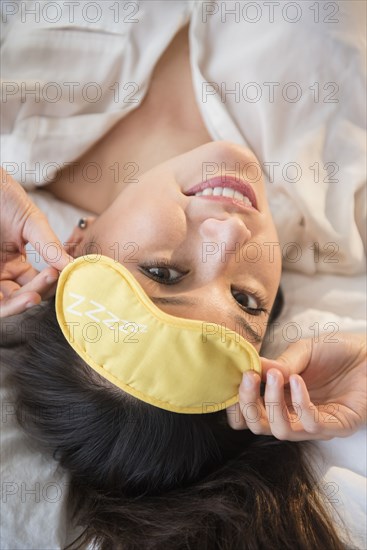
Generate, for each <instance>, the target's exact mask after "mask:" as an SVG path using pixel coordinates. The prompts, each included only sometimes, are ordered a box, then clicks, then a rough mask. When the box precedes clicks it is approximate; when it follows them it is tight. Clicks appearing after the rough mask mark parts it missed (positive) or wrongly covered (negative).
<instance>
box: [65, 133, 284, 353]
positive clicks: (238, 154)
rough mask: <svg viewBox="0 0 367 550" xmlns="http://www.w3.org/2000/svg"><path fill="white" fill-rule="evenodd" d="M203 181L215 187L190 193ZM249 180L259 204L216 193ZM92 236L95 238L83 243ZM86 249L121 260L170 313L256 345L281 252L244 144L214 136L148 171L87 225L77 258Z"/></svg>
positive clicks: (256, 172)
mask: <svg viewBox="0 0 367 550" xmlns="http://www.w3.org/2000/svg"><path fill="white" fill-rule="evenodd" d="M226 176H227V178H228V179H226ZM214 177H215V178H216V179H215V180H212V181H211V179H212V178H214ZM230 178H232V179H230ZM202 182H204V187H208V185H209V186H210V187H211V188H212V189H213V187H215V188H219V190H218V189H217V190H216V191H214V196H213V195H212V196H210V195H206V194H205V193H212V192H213V191H212V190H211V191H204V195H202V196H196V195H194V194H192V193H194V192H196V191H197V189H198V188H197V187H196V186H197V185H198V184H201V183H202ZM243 182H247V184H249V185H250V186H251V188H252V190H253V192H254V194H255V197H256V208H255V203H254V204H253V207H251V206H249V205H248V201H247V200H246V199H244V196H242V195H238V194H237V195H236V197H234V199H233V198H232V199H230V198H228V197H227V198H226V197H223V196H221V195H218V194H217V193H222V192H223V188H227V189H229V188H232V187H231V186H232V185H234V187H237V190H238V185H240V186H241V185H242V183H243ZM195 187H196V189H193V188H195ZM202 187H203V186H202ZM202 187H201V190H203V189H202ZM240 189H241V190H242V191H243V192H244V193H243V194H245V193H246V194H249V196H251V195H250V193H251V191H250V192H249V193H248V191H247V189H248V188H246V187H240ZM224 193H225V195H226V194H228V193H227V191H225V192H224ZM229 193H231V191H229ZM232 194H233V189H232ZM251 198H252V199H253V197H251ZM244 201H245V202H244ZM91 240H92V241H94V242H95V243H96V245H95V246H92V247H89V248H88V250H86V246H85V245H86V243H88V242H90V241H91ZM88 252H90V253H93V252H100V253H102V254H104V255H106V256H110V257H112V258H114V259H115V260H116V261H119V262H120V263H121V264H123V265H124V266H125V267H126V268H127V269H129V270H130V271H131V272H132V273H133V275H134V276H135V277H136V279H137V280H138V281H139V283H140V284H141V286H142V287H143V288H144V290H145V291H146V293H147V294H148V295H149V296H150V297H151V299H152V300H153V302H154V303H156V305H157V306H158V307H159V308H161V309H162V310H164V311H165V312H167V313H169V314H172V315H175V316H178V317H185V318H189V319H199V320H202V321H205V322H207V323H216V324H219V325H222V335H225V330H226V329H229V330H234V331H236V332H238V333H239V334H241V335H242V336H243V337H244V338H245V339H246V340H248V341H250V342H251V343H252V344H253V345H254V346H255V347H256V349H257V350H259V349H260V346H261V340H262V338H263V336H264V334H265V330H266V326H267V322H268V317H269V313H270V310H271V308H272V305H273V302H274V300H275V296H276V293H277V289H278V286H279V281H280V274H281V254H280V251H279V244H278V237H277V233H276V229H275V226H274V223H273V220H272V216H271V213H270V210H269V207H268V203H267V199H266V193H265V186H264V182H263V179H262V176H261V171H260V168H259V164H258V161H257V160H256V158H255V157H254V155H253V154H252V153H251V152H250V151H249V150H248V149H245V148H243V147H242V146H239V145H235V144H233V143H229V142H223V141H218V142H211V143H208V144H206V145H203V146H201V147H198V148H196V149H194V150H192V151H190V152H188V153H185V154H183V155H180V156H178V157H175V158H173V159H171V160H169V161H168V162H165V163H164V164H160V165H159V166H156V167H155V168H154V169H152V170H150V171H148V172H146V173H144V174H143V175H142V176H141V177H140V178H139V180H138V181H137V182H136V183H129V184H128V185H127V186H126V187H125V188H124V189H123V190H122V192H121V193H120V194H119V196H118V197H117V198H116V199H115V201H114V202H113V203H112V204H111V205H110V206H109V208H108V209H107V210H106V211H105V212H103V213H102V214H101V215H100V216H99V217H98V218H97V219H96V221H95V222H94V223H93V224H92V226H91V227H90V228H88V229H87V230H86V231H85V235H84V239H83V241H82V242H81V243H80V245H79V247H78V249H77V254H76V255H81V254H86V253H88ZM205 326H206V329H207V327H208V326H209V325H205Z"/></svg>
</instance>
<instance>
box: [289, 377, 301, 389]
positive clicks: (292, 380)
mask: <svg viewBox="0 0 367 550" xmlns="http://www.w3.org/2000/svg"><path fill="white" fill-rule="evenodd" d="M289 383H290V385H291V388H292V390H299V381H298V380H297V378H290V379H289Z"/></svg>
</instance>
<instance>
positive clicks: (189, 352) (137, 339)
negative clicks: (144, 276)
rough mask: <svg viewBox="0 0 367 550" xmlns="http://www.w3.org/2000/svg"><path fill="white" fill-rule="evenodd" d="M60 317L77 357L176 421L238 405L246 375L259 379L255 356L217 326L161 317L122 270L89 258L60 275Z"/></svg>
mask: <svg viewBox="0 0 367 550" xmlns="http://www.w3.org/2000/svg"><path fill="white" fill-rule="evenodd" d="M55 303H56V316H57V320H58V323H59V325H60V327H61V330H62V332H63V334H64V336H65V338H66V339H67V341H68V342H69V344H70V345H71V346H72V347H73V349H74V350H75V351H76V352H77V353H78V354H79V355H80V357H82V358H83V359H84V361H85V362H86V363H87V364H88V365H89V366H90V367H92V369H94V370H95V371H96V372H98V374H100V375H101V376H103V377H104V378H106V379H107V380H109V381H110V382H112V383H113V384H114V385H115V386H117V387H118V388H120V389H121V390H123V391H124V392H126V393H128V394H130V395H132V396H134V397H136V398H138V399H140V400H142V401H145V402H146V403H149V404H151V405H153V406H156V407H159V408H162V409H166V410H168V411H173V412H178V413H198V414H199V413H201V414H202V413H210V412H215V411H219V410H222V409H224V408H227V407H229V406H230V405H233V404H234V403H237V402H238V400H239V396H238V387H239V385H240V383H241V379H242V373H243V372H244V371H246V370H250V369H253V370H255V371H257V372H258V373H261V364H260V358H259V355H258V353H257V351H256V349H255V348H254V347H253V346H252V345H251V344H250V343H249V342H247V341H246V340H245V339H244V338H242V336H240V335H239V334H238V333H236V332H234V331H229V330H227V329H226V330H225V333H223V327H221V325H218V324H215V323H206V322H203V321H198V320H192V319H183V318H180V317H175V316H173V315H169V314H167V313H165V312H163V311H162V310H160V309H159V308H158V307H157V306H156V305H155V304H153V302H152V301H151V300H150V298H149V297H148V295H147V294H146V293H145V291H144V290H143V288H142V287H141V286H140V284H139V283H138V281H137V280H136V279H135V277H134V276H133V275H132V273H131V272H130V271H129V270H128V269H126V268H125V267H124V266H123V265H121V264H120V263H118V262H116V261H114V260H112V259H111V258H108V257H106V256H100V255H95V254H90V255H87V256H81V257H80V258H77V259H76V260H74V261H73V262H72V263H70V264H69V265H68V266H67V267H66V268H65V269H64V270H63V271H62V272H61V274H60V277H59V281H58V285H57V291H56V302H55Z"/></svg>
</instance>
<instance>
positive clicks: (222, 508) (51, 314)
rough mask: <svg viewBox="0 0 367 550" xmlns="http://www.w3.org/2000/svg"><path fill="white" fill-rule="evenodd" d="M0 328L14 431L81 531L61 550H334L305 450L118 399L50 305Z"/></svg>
mask: <svg viewBox="0 0 367 550" xmlns="http://www.w3.org/2000/svg"><path fill="white" fill-rule="evenodd" d="M11 319H12V323H15V321H16V320H17V319H18V324H17V326H18V332H17V335H13V336H11V337H10V336H9V335H10V332H9V331H8V332H7V336H6V337H5V336H4V334H5V333H4V330H3V331H2V348H3V350H5V348H7V349H6V350H5V352H6V353H5V357H4V354H3V357H4V360H5V363H6V364H7V365H8V366H9V367H10V369H9V376H10V379H11V380H10V381H11V383H12V384H13V386H14V388H15V390H16V394H17V416H18V421H19V423H20V424H21V425H22V426H23V428H24V429H25V430H26V431H27V432H28V433H29V434H30V435H31V436H32V437H33V438H35V439H36V440H37V441H38V442H39V443H40V444H41V445H42V447H43V448H44V449H48V450H49V451H51V452H52V453H53V456H54V457H55V458H56V459H57V460H59V462H60V464H61V465H62V466H63V467H64V468H65V469H66V470H67V471H68V472H69V474H70V491H69V495H68V499H69V510H70V512H71V517H70V519H71V521H72V522H73V524H74V525H75V526H77V525H79V526H82V527H83V528H84V532H83V534H82V535H81V536H80V537H79V538H78V539H77V540H76V541H74V542H73V543H72V544H71V545H70V546H69V547H68V548H73V549H74V548H85V547H86V545H87V543H91V542H94V544H95V545H96V547H97V548H101V549H103V550H107V549H108V550H110V549H112V548H113V549H114V550H119V549H121V550H141V548H142V547H144V548H146V549H147V550H199V549H200V550H262V549H267V550H268V549H274V550H276V549H280V548H282V549H284V550H286V549H289V550H291V549H292V550H294V549H300V550H310V549H323V550H324V549H335V550H337V549H338V550H340V549H342V548H345V546H344V545H343V543H342V542H341V540H340V539H339V538H338V534H337V532H336V530H335V527H334V525H333V521H332V519H331V516H330V510H329V505H328V502H327V500H325V499H323V495H322V493H321V492H320V489H319V488H318V485H317V482H316V479H315V478H314V474H313V472H312V470H311V469H310V467H309V465H308V458H307V457H306V454H305V450H308V451H310V450H311V449H310V444H309V443H306V442H303V443H291V442H288V441H279V440H277V439H275V438H273V437H270V436H256V435H253V434H252V433H251V432H250V431H249V430H243V431H236V430H233V429H232V428H230V427H229V426H228V423H227V419H226V413H225V411H220V412H214V413H210V414H203V415H188V414H177V413H172V412H168V411H165V410H162V409H159V408H156V407H152V406H150V405H148V404H146V403H144V402H142V401H139V400H137V399H135V398H133V397H131V396H129V395H127V394H125V393H123V392H122V391H121V390H119V389H118V388H116V387H114V386H113V385H112V384H110V383H109V382H108V381H107V380H105V379H103V378H101V377H100V376H99V375H98V374H97V373H96V372H95V371H93V370H92V369H91V368H90V367H89V366H88V365H87V364H86V363H85V362H84V361H83V360H82V359H81V358H80V357H79V356H78V355H77V354H76V353H75V352H74V350H73V349H72V348H71V347H70V346H69V344H68V343H67V342H66V340H65V338H64V337H63V335H62V333H61V331H60V329H59V326H58V324H57V320H56V316H55V307H54V300H50V301H49V302H47V303H44V304H42V305H41V306H37V307H36V308H33V309H32V310H31V311H30V312H28V313H27V314H25V315H23V317H20V318H17V317H14V318H11ZM24 335H26V338H24ZM157 368H159V365H157ZM307 456H308V455H307Z"/></svg>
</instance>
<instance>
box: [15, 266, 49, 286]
mask: <svg viewBox="0 0 367 550" xmlns="http://www.w3.org/2000/svg"><path fill="white" fill-rule="evenodd" d="M27 265H28V267H27V269H26V270H25V271H24V272H23V273H21V274H20V275H18V276H17V277H16V278H15V281H16V282H17V283H18V284H19V286H25V285H27V284H29V283H31V282H32V281H34V280H35V279H36V278H37V281H38V279H40V280H44V282H46V281H47V283H51V282H55V281H56V280H57V279H58V278H59V271H57V269H55V268H54V267H46V268H45V269H43V270H42V271H37V269H34V267H32V266H31V265H30V264H27ZM39 275H41V277H39Z"/></svg>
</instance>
